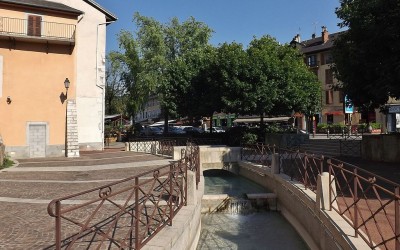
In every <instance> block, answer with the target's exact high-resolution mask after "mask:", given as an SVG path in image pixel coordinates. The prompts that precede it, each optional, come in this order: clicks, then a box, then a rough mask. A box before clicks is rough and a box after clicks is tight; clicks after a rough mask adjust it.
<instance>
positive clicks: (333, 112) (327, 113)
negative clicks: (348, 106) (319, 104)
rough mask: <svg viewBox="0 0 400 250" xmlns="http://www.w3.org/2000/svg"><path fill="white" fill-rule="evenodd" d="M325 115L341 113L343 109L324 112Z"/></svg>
mask: <svg viewBox="0 0 400 250" xmlns="http://www.w3.org/2000/svg"><path fill="white" fill-rule="evenodd" d="M325 115H343V111H331V112H326V113H325Z"/></svg>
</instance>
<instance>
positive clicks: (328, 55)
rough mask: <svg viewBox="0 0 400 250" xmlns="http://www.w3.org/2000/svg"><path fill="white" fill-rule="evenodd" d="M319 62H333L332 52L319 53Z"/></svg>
mask: <svg viewBox="0 0 400 250" xmlns="http://www.w3.org/2000/svg"><path fill="white" fill-rule="evenodd" d="M321 62H322V64H323V65H324V64H331V63H332V62H333V59H332V54H331V53H329V52H326V53H322V54H321Z"/></svg>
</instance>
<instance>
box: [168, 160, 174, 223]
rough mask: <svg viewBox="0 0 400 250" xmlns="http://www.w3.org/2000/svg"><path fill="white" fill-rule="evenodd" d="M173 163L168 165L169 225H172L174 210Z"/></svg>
mask: <svg viewBox="0 0 400 250" xmlns="http://www.w3.org/2000/svg"><path fill="white" fill-rule="evenodd" d="M173 164H174V163H171V164H170V165H169V225H170V226H172V218H173V217H174V211H173V210H172V193H173V191H174V187H173V185H172V180H173V176H174V173H173V169H174V167H173Z"/></svg>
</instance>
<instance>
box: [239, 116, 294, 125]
mask: <svg viewBox="0 0 400 250" xmlns="http://www.w3.org/2000/svg"><path fill="white" fill-rule="evenodd" d="M289 119H290V117H288V116H283V117H264V122H287V121H288V120H289ZM256 122H260V117H252V118H238V119H236V120H234V121H233V123H256Z"/></svg>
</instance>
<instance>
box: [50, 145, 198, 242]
mask: <svg viewBox="0 0 400 250" xmlns="http://www.w3.org/2000/svg"><path fill="white" fill-rule="evenodd" d="M189 148H190V147H189ZM191 148H193V150H192V153H190V154H185V158H183V159H181V160H179V161H177V162H174V163H171V164H170V165H167V166H163V167H160V168H157V169H155V170H152V171H148V172H146V173H143V174H140V175H137V176H133V177H130V178H126V179H124V180H121V181H117V182H113V183H110V184H107V185H103V186H101V187H98V188H94V189H91V190H87V191H84V192H81V193H77V194H73V195H69V196H66V197H62V198H59V199H54V200H52V201H51V202H50V203H49V205H48V208H47V210H48V213H49V215H50V216H52V217H54V218H55V233H56V243H55V248H56V249H61V248H63V249H64V248H65V249H75V248H84V249H92V248H93V249H104V248H108V249H113V248H118V249H140V248H141V247H142V246H143V245H145V244H146V243H147V242H148V241H149V240H150V239H151V238H152V237H154V235H155V234H156V233H157V232H159V231H160V230H161V229H162V228H163V227H164V226H165V225H167V224H169V225H172V220H173V218H174V215H175V214H176V213H177V212H178V211H179V210H180V208H181V207H182V206H184V205H186V202H187V172H188V169H192V170H195V171H196V172H198V171H199V166H198V165H196V164H198V161H197V159H198V155H197V156H196V153H198V151H197V152H196V151H194V149H195V148H196V145H192V146H191ZM197 148H198V147H197ZM191 158H195V159H194V160H191ZM196 175H198V173H197V174H196Z"/></svg>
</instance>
